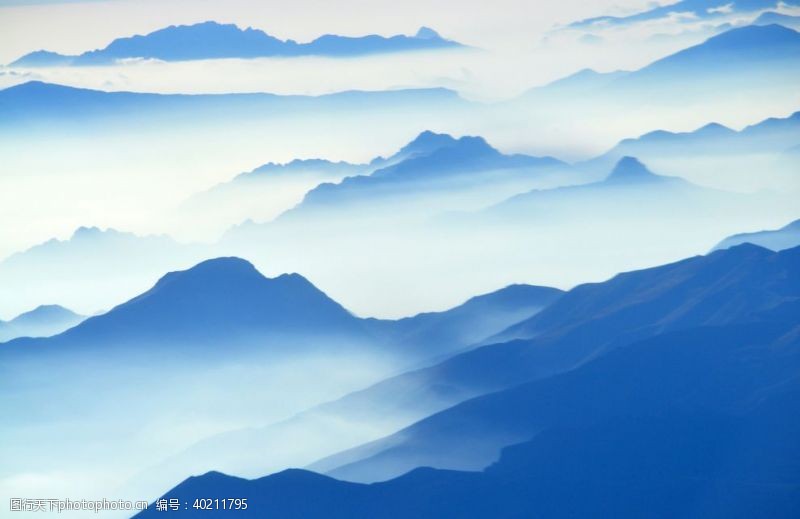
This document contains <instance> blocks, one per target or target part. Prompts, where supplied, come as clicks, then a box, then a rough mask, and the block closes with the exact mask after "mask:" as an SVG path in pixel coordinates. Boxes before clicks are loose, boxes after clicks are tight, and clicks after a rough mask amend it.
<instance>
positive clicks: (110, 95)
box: [0, 81, 462, 124]
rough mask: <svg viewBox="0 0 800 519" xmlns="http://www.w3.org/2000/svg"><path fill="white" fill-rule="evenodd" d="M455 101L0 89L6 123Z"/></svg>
mask: <svg viewBox="0 0 800 519" xmlns="http://www.w3.org/2000/svg"><path fill="white" fill-rule="evenodd" d="M451 102H455V103H456V104H462V101H461V100H460V97H459V96H458V95H457V94H456V93H455V92H453V91H450V90H446V89H437V88H433V89H408V90H387V91H379V92H367V91H364V92H362V91H348V92H339V93H334V94H326V95H320V96H304V95H276V94H268V93H252V94H150V93H138V92H105V91H100V90H91V89H85V88H74V87H69V86H64V85H57V84H51V83H43V82H41V81H28V82H27V83H23V84H20V85H16V86H12V87H8V88H5V89H3V90H0V114H1V115H2V116H3V122H4V123H6V124H10V123H14V122H19V121H25V122H26V123H29V124H32V123H33V122H38V121H45V122H47V123H52V122H53V121H61V120H64V119H66V120H68V121H73V122H74V121H81V122H84V121H88V120H94V119H102V118H104V117H106V118H107V117H108V115H109V114H111V115H114V116H119V117H121V116H126V117H129V118H131V119H132V120H134V121H135V120H139V119H140V118H144V117H155V116H160V117H162V118H163V117H164V116H165V115H168V116H170V117H173V116H176V115H179V114H180V115H183V116H185V117H187V118H189V120H195V119H194V118H198V117H199V118H203V117H206V118H207V117H215V118H221V117H225V118H235V117H245V116H249V117H251V118H252V117H258V116H264V115H265V114H268V115H270V116H279V115H281V116H282V115H287V114H292V115H296V114H297V112H298V111H308V110H321V109H351V110H370V109H374V108H375V107H377V106H384V104H385V103H390V104H394V105H409V106H410V105H414V106H415V107H419V105H422V106H426V105H428V104H429V103H444V104H445V105H448V104H450V103H451Z"/></svg>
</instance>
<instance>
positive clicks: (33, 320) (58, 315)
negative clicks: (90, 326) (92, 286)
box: [0, 305, 86, 342]
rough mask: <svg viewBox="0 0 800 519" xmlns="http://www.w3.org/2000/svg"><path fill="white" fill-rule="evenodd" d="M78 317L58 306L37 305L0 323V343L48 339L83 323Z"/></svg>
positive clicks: (82, 318) (81, 317)
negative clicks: (39, 338)
mask: <svg viewBox="0 0 800 519" xmlns="http://www.w3.org/2000/svg"><path fill="white" fill-rule="evenodd" d="M85 318H86V317H85V316H82V315H78V314H76V313H75V312H73V311H72V310H68V309H67V308H64V307H63V306H59V305H39V306H37V307H36V308H34V309H33V310H30V311H28V312H25V313H22V314H20V315H18V316H16V317H14V318H13V319H10V320H8V321H0V342H5V341H9V340H11V339H15V338H17V337H49V336H50V335H56V334H57V333H61V332H63V331H65V330H67V329H69V328H72V327H73V326H75V325H76V324H78V323H80V322H81V321H83V320H84V319H85Z"/></svg>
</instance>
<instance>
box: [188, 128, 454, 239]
mask: <svg viewBox="0 0 800 519" xmlns="http://www.w3.org/2000/svg"><path fill="white" fill-rule="evenodd" d="M454 142H455V139H454V138H453V137H451V136H450V135H446V134H437V133H433V132H430V131H425V132H422V133H421V134H419V135H418V136H417V137H416V138H414V139H413V140H412V141H411V142H409V143H408V144H406V145H405V146H403V147H402V148H401V149H400V150H398V151H397V152H396V153H394V154H392V155H390V156H388V157H375V158H374V159H372V160H371V161H370V162H368V163H364V164H352V163H349V162H341V161H340V162H331V161H329V160H325V159H296V160H293V161H291V162H288V163H285V164H275V163H268V164H264V165H262V166H259V167H258V168H256V169H254V170H253V171H250V172H248V173H242V174H240V175H237V176H236V177H235V178H233V179H232V180H230V181H229V182H226V183H224V184H219V185H216V186H214V187H212V188H211V189H209V190H208V191H204V192H202V193H198V194H196V195H194V196H192V197H191V198H190V199H188V200H187V201H186V202H185V203H184V204H183V205H182V206H181V208H180V211H181V212H182V213H186V214H187V215H188V217H190V218H193V219H197V218H200V217H206V216H208V215H213V218H214V220H215V222H216V223H217V224H221V225H222V229H221V230H225V228H226V227H230V226H232V225H236V224H239V223H242V222H244V221H246V220H252V221H255V222H265V221H270V220H272V219H274V218H275V217H276V216H278V215H279V214H281V213H283V212H284V211H287V210H289V209H291V208H292V207H293V206H295V205H296V204H298V203H300V202H301V201H302V200H303V197H304V195H306V193H307V192H309V191H312V190H314V189H315V188H317V186H320V185H321V184H322V185H324V186H326V188H328V187H329V186H331V185H333V184H338V183H340V182H342V181H343V180H344V181H345V182H344V183H345V184H347V186H348V187H349V186H350V183H351V182H356V183H358V182H359V179H361V178H362V177H367V176H369V175H370V174H372V173H373V172H375V171H376V170H380V169H385V168H389V167H390V166H394V165H396V164H399V163H401V162H404V161H406V160H410V159H414V158H418V157H422V156H427V155H429V154H431V153H433V152H434V151H436V150H438V149H441V148H444V147H447V146H451V145H452V144H453V143H454ZM350 177H355V178H350ZM323 189H325V188H323Z"/></svg>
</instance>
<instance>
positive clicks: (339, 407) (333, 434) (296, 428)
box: [141, 285, 562, 483]
mask: <svg viewBox="0 0 800 519" xmlns="http://www.w3.org/2000/svg"><path fill="white" fill-rule="evenodd" d="M561 293H562V292H561V291H559V290H556V289H552V288H547V287H536V286H528V285H512V286H509V287H506V288H504V289H501V290H498V291H496V292H492V293H490V294H485V295H481V296H477V297H474V298H472V299H470V300H468V301H466V302H465V303H464V304H462V305H459V306H457V307H455V308H453V309H450V310H447V311H444V312H430V313H423V314H419V315H417V316H414V317H409V318H405V319H400V320H398V321H385V320H384V321H378V320H374V319H370V320H367V321H366V323H365V324H366V325H367V326H368V327H369V328H370V330H371V331H372V332H373V333H376V334H380V335H381V336H382V337H385V338H386V340H387V342H389V343H390V344H397V345H399V347H400V348H402V349H404V350H416V351H419V352H424V351H425V350H428V351H431V352H438V354H439V358H438V359H431V358H430V356H428V360H426V363H431V362H433V361H437V362H438V361H440V360H442V359H443V358H447V357H449V356H452V355H454V354H456V353H461V352H463V351H465V350H467V349H469V347H470V346H472V347H474V345H475V343H477V342H479V341H480V340H482V339H485V338H486V337H488V336H490V335H492V334H494V333H497V332H498V331H501V330H502V329H504V328H506V327H507V326H509V325H510V324H513V323H516V322H519V321H520V320H522V319H525V318H527V317H530V316H532V315H534V314H535V313H536V312H538V311H541V310H542V309H543V308H546V307H547V306H548V305H550V304H552V303H553V301H555V300H557V299H558V297H560V295H561ZM416 357H417V358H422V357H423V355H421V354H418V355H416ZM406 389H411V388H406ZM406 398H416V399H418V400H419V401H420V402H419V403H420V405H421V406H422V405H424V406H426V407H424V409H423V407H420V408H419V409H417V412H415V413H413V414H410V413H397V414H395V413H392V412H390V410H391V409H392V406H393V404H392V402H396V401H398V400H403V399H406ZM435 405H437V404H436V403H435V402H432V401H427V399H426V398H425V396H424V395H423V394H416V395H409V394H404V393H400V392H398V393H396V394H394V395H392V394H388V393H383V392H380V391H378V392H376V391H374V390H373V391H367V392H356V393H353V394H351V395H348V396H345V397H344V398H341V399H338V400H334V401H331V402H328V403H325V404H322V405H318V406H316V407H313V408H311V409H308V410H306V411H303V412H301V413H298V414H297V415H295V416H293V417H292V418H290V419H288V420H284V421H281V422H278V423H275V424H270V425H268V426H265V427H260V428H247V429H241V430H235V431H231V432H226V433H223V434H220V435H217V436H213V437H210V438H207V439H205V440H203V441H201V442H199V443H198V444H196V445H193V446H191V447H189V448H188V449H187V450H186V451H184V452H182V453H181V454H180V455H178V456H174V457H172V458H170V459H167V460H165V461H164V462H163V463H162V464H160V465H159V466H158V467H157V468H155V469H153V470H151V471H148V472H147V473H145V474H143V475H142V476H141V478H142V479H144V480H149V481H152V480H153V479H155V478H158V479H159V480H160V481H165V482H167V483H171V482H172V481H175V480H176V479H178V478H181V477H183V475H185V474H186V471H191V472H193V473H202V472H205V471H207V470H210V469H212V468H213V469H219V470H224V471H226V472H232V473H236V474H240V475H249V476H257V475H261V474H263V473H264V472H265V471H276V470H282V469H284V468H287V467H290V466H297V465H298V464H301V465H302V464H307V463H311V462H313V461H316V460H318V459H319V458H321V457H323V456H327V455H330V454H333V453H335V452H337V451H339V450H342V449H347V448H350V447H354V446H356V445H359V444H361V443H364V442H367V441H371V440H374V439H376V438H378V437H380V436H381V435H382V434H387V433H390V432H392V431H395V430H397V429H399V428H401V427H405V426H407V425H409V424H410V423H412V422H413V421H415V420H417V419H420V418H422V417H424V416H426V415H427V414H429V413H428V411H429V410H431V409H433V406H435ZM298 437H303V438H305V442H306V443H305V444H304V445H302V449H299V448H298V447H300V446H298V445H297V438H298ZM167 476H170V477H167ZM165 478H166V479H165Z"/></svg>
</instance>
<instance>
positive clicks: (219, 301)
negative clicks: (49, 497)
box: [5, 258, 364, 354]
mask: <svg viewBox="0 0 800 519" xmlns="http://www.w3.org/2000/svg"><path fill="white" fill-rule="evenodd" d="M291 334H299V335H307V336H309V337H312V336H325V335H330V336H332V337H335V336H337V335H340V334H342V335H347V334H353V335H359V334H364V330H363V329H362V326H361V325H360V323H359V320H358V319H357V318H355V317H354V316H352V315H351V314H350V313H349V312H348V311H347V310H345V309H344V308H343V307H342V306H341V305H339V304H338V303H336V302H335V301H333V300H332V299H330V298H329V297H327V296H326V295H325V294H324V293H322V292H321V291H320V290H319V289H317V288H316V287H314V286H313V285H312V284H311V283H309V282H308V280H306V279H305V278H303V277H302V276H300V275H298V274H285V275H282V276H279V277H277V278H274V279H269V278H265V277H264V276H262V275H261V274H260V273H259V272H258V271H257V270H256V269H255V267H253V265H251V264H250V263H248V262H247V261H244V260H241V259H238V258H218V259H214V260H207V261H204V262H202V263H199V264H198V265H195V266H194V267H192V268H190V269H188V270H185V271H181V272H171V273H169V274H167V275H165V276H163V277H162V278H161V279H160V280H159V281H158V282H157V283H156V284H155V286H153V288H151V289H150V290H148V291H147V292H145V293H143V294H141V295H139V296H138V297H136V298H134V299H131V300H130V301H128V302H126V303H123V304H121V305H119V306H117V307H115V308H113V309H112V310H111V311H109V312H108V313H106V314H103V315H99V316H96V317H92V318H90V319H87V320H86V321H85V322H83V323H82V324H81V325H79V326H77V327H75V328H73V329H71V330H69V331H67V332H65V333H63V334H61V335H58V336H56V337H54V338H52V339H51V340H50V341H48V342H47V343H46V344H45V346H46V347H50V348H54V347H64V346H60V345H65V344H71V345H74V347H78V346H79V347H80V348H87V347H90V346H92V345H95V346H103V345H105V346H106V347H107V345H108V344H109V343H112V344H117V345H121V344H129V345H139V346H146V345H160V344H175V345H180V344H184V345H186V344H191V345H192V347H193V348H197V347H198V346H200V345H203V344H215V343H219V342H220V341H223V342H224V343H226V344H228V345H229V347H230V348H234V347H235V345H237V344H239V343H240V341H241V342H244V343H256V344H257V343H258V342H259V341H260V340H264V339H265V338H267V337H270V336H272V337H279V336H280V335H291ZM25 342H26V341H25V340H18V341H15V342H12V343H9V344H7V345H6V348H5V349H6V350H8V349H15V350H17V351H18V350H20V349H22V348H25V347H26V345H25ZM221 353H223V352H221V351H219V352H218V354H221Z"/></svg>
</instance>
